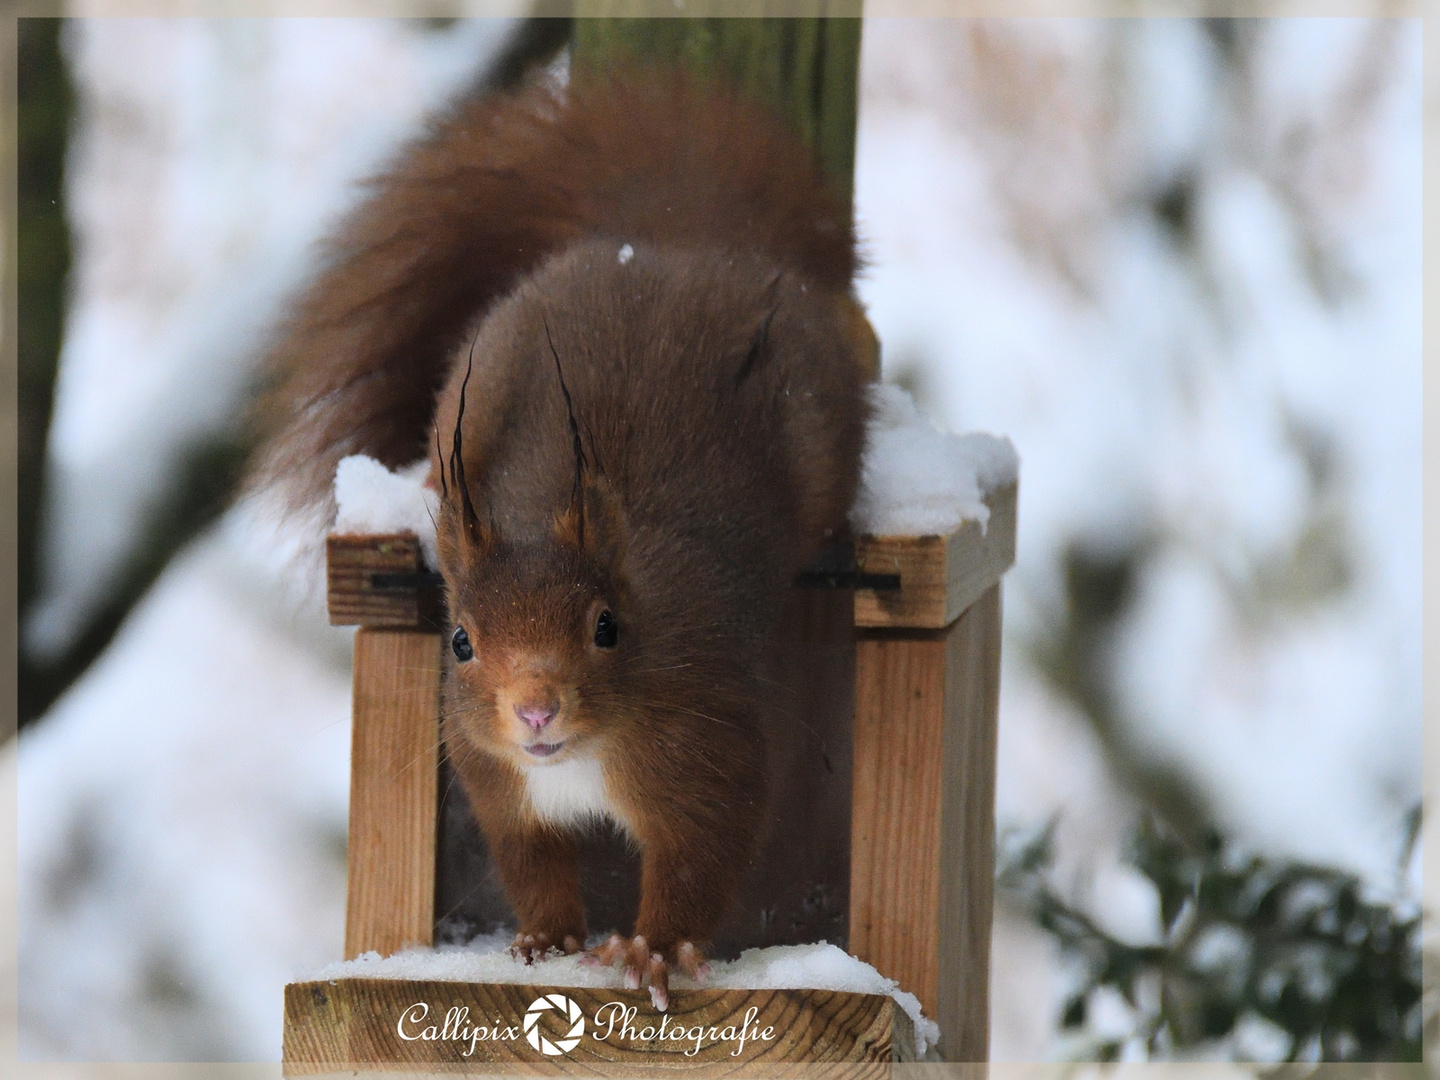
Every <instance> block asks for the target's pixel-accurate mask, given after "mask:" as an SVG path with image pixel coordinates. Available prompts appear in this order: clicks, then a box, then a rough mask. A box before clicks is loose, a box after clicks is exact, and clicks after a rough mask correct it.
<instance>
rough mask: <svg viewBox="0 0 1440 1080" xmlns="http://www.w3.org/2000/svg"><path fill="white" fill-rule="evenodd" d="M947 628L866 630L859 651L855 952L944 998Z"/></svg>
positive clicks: (914, 988) (928, 1002)
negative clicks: (943, 807)
mask: <svg viewBox="0 0 1440 1080" xmlns="http://www.w3.org/2000/svg"><path fill="white" fill-rule="evenodd" d="M946 644H947V642H946V636H945V635H943V634H935V633H928V634H924V633H922V634H904V635H901V634H897V633H895V632H893V631H890V632H886V631H878V632H870V633H863V634H861V636H860V638H859V640H858V642H857V643H856V657H855V748H854V765H853V768H854V791H853V795H852V802H851V805H852V816H851V820H852V825H851V833H850V951H851V952H852V953H854V954H855V955H856V956H858V957H859V958H860V959H862V960H864V961H866V962H867V963H870V964H873V965H874V966H875V967H876V968H877V969H878V970H879V971H880V972H881V974H883V975H887V976H889V977H890V978H892V979H894V980H896V981H897V982H898V983H899V984H900V985H901V986H903V987H904V988H905V989H906V990H909V991H910V992H911V993H913V994H915V995H916V996H917V997H918V998H919V999H920V1006H921V1008H922V1009H923V1010H924V1012H925V1015H927V1016H930V1017H932V1018H933V1017H934V1016H935V1008H936V1005H937V1003H938V1001H939V972H938V963H939V958H940V940H939V934H940V825H941V821H940V800H941V793H942V788H943V782H944V758H943V755H942V753H941V744H942V732H943V728H944V710H945V661H946V656H945V650H946Z"/></svg>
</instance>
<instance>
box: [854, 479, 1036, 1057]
mask: <svg viewBox="0 0 1440 1080" xmlns="http://www.w3.org/2000/svg"><path fill="white" fill-rule="evenodd" d="M1015 496H1016V489H1015V486H1014V485H1008V486H1006V487H1003V488H1000V489H999V490H997V491H996V492H994V493H992V495H991V496H990V498H989V499H988V500H987V502H988V503H989V505H990V510H991V512H990V520H989V523H988V525H987V527H986V528H985V529H984V530H983V531H982V530H981V529H980V527H979V524H978V523H977V522H966V523H965V524H964V525H962V527H961V529H960V530H958V531H957V532H955V533H952V534H951V535H950V536H948V537H881V538H876V537H865V538H862V539H861V541H860V543H859V545H858V547H857V561H858V562H859V563H860V566H861V569H862V570H863V571H865V572H867V573H899V574H900V575H901V590H900V592H899V594H896V595H891V596H889V597H887V596H886V595H885V594H882V593H873V592H872V593H866V592H864V591H862V592H859V593H857V594H856V600H855V611H856V624H857V628H858V629H857V644H856V657H855V745H854V774H853V775H854V795H853V803H852V815H853V816H852V827H851V849H850V951H851V952H853V953H854V954H855V955H856V956H858V957H860V958H861V959H862V960H865V961H868V962H869V963H871V964H873V965H874V966H875V967H876V968H878V969H879V970H880V971H881V972H882V973H883V974H885V975H888V976H889V977H890V978H892V979H895V980H896V981H897V982H899V983H900V985H901V986H903V987H905V988H906V989H907V990H911V991H912V992H914V993H915V994H916V996H918V997H919V998H920V1004H921V1006H922V1007H923V1008H924V1010H925V1013H926V1015H927V1016H931V1017H933V1018H934V1019H935V1020H936V1022H937V1023H939V1025H940V1052H941V1056H942V1057H944V1058H945V1059H946V1060H948V1061H984V1060H986V1058H987V1056H988V1052H989V1021H990V1010H989V979H990V926H991V905H992V900H993V878H994V863H995V852H994V843H995V839H994V834H995V745H996V719H997V707H998V702H999V677H1000V584H999V582H1000V577H1001V575H1002V574H1003V573H1004V572H1005V570H1006V568H1007V567H1009V566H1010V564H1011V563H1012V562H1013V561H1014V552H1015V547H1014V544H1015ZM952 612H953V613H952Z"/></svg>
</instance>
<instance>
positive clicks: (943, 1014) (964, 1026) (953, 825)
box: [927, 585, 1001, 1061]
mask: <svg viewBox="0 0 1440 1080" xmlns="http://www.w3.org/2000/svg"><path fill="white" fill-rule="evenodd" d="M1000 612H1001V604H1000V586H999V585H992V586H991V587H990V589H989V590H988V591H986V593H985V595H984V596H982V597H981V598H980V599H979V600H977V601H976V602H975V603H974V604H972V605H971V606H970V608H969V609H968V610H967V611H966V612H965V614H964V615H962V616H960V619H959V621H958V622H957V623H956V624H955V626H954V627H953V628H952V629H951V630H950V632H949V634H948V636H947V639H946V642H945V732H944V739H943V748H944V749H943V758H944V788H943V793H942V796H941V808H940V956H939V961H940V968H939V985H938V994H939V997H938V1002H937V1005H936V1010H935V1012H934V1013H932V1014H927V1015H931V1016H933V1017H934V1019H935V1020H936V1021H937V1022H938V1023H939V1024H940V1030H941V1032H942V1035H941V1040H940V1052H941V1054H942V1055H943V1056H944V1057H945V1059H946V1060H947V1061H986V1060H987V1059H988V1058H989V1055H990V996H989V991H990V932H991V921H992V908H993V903H994V893H995V751H996V736H997V731H998V727H999V725H998V714H999V705H1000Z"/></svg>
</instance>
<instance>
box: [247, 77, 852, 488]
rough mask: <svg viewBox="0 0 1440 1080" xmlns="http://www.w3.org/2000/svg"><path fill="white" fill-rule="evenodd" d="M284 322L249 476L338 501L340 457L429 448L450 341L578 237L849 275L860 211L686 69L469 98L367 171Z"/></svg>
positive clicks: (803, 151)
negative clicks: (365, 193)
mask: <svg viewBox="0 0 1440 1080" xmlns="http://www.w3.org/2000/svg"><path fill="white" fill-rule="evenodd" d="M372 189H373V194H372V195H371V197H370V199H369V200H368V201H367V202H366V203H365V204H364V205H363V206H361V207H360V209H359V210H358V211H357V212H356V213H355V214H354V215H353V216H352V217H351V218H350V220H349V221H348V222H347V223H346V224H345V225H344V226H343V227H342V228H341V229H340V230H339V232H338V234H337V235H336V236H335V237H334V238H333V239H332V241H331V243H330V246H329V249H328V253H327V257H326V260H325V264H324V266H323V267H322V268H321V270H320V271H319V274H318V276H317V277H316V279H315V280H314V282H313V283H312V284H311V286H310V287H309V289H308V290H307V291H306V292H305V293H304V294H303V295H302V296H301V297H300V299H299V300H298V302H297V303H296V305H295V307H294V308H293V310H292V313H291V315H290V317H289V318H288V320H287V321H286V322H285V324H284V325H283V326H282V327H281V330H280V334H279V336H278V339H277V342H276V344H275V346H274V347H273V349H272V350H271V352H270V355H269V357H268V360H267V363H266V366H265V377H266V388H265V390H264V392H263V394H262V396H261V399H260V402H259V405H258V408H257V411H256V418H257V421H258V425H259V428H260V432H259V434H260V451H259V455H258V457H257V460H256V463H255V467H254V469H253V470H252V474H251V481H252V485H253V486H270V485H277V486H279V487H281V488H282V489H283V491H284V493H285V497H286V502H287V503H288V505H290V506H291V507H292V508H296V509H298V508H301V507H305V506H315V505H322V506H328V503H329V499H330V495H329V491H330V484H331V481H332V479H333V476H334V472H335V465H336V463H337V462H338V461H339V460H340V458H342V457H344V456H345V455H347V454H353V453H365V454H369V455H371V456H372V457H375V458H378V459H379V460H380V461H382V462H384V463H385V464H386V465H387V466H389V467H391V468H395V467H398V466H401V465H405V464H409V463H410V462H413V461H415V460H418V459H419V458H421V457H422V456H424V455H425V453H426V449H427V439H428V437H429V428H430V424H431V422H432V415H433V413H434V408H435V400H436V395H437V393H438V392H439V390H440V388H441V386H442V385H443V383H444V381H445V377H446V375H447V373H448V366H449V360H450V357H451V354H452V352H453V350H454V349H455V348H456V347H457V346H458V345H459V344H461V343H462V342H463V341H464V340H465V338H466V335H467V332H468V331H470V330H471V329H472V328H473V326H474V324H475V321H476V320H477V319H478V318H480V317H482V316H483V315H484V313H485V312H486V311H487V310H488V309H489V308H490V306H491V305H492V304H493V303H494V302H495V301H496V300H497V299H498V298H500V297H501V296H503V295H505V294H506V293H507V292H508V291H509V290H510V289H511V288H512V287H514V285H515V284H516V283H517V282H518V281H519V280H520V279H521V278H522V277H523V276H524V275H526V274H527V273H528V272H530V271H531V270H533V269H534V268H535V267H536V266H537V265H538V264H539V263H540V262H542V261H543V260H544V259H546V258H547V257H548V256H550V255H552V254H554V253H556V252H558V251H560V250H562V249H564V248H565V247H567V246H568V245H569V244H571V243H573V242H574V241H575V240H577V239H580V238H583V237H589V236H611V237H614V238H616V240H617V243H623V242H637V243H652V244H665V245H672V246H683V247H688V248H696V247H708V248H713V249H715V250H717V251H718V252H720V253H723V252H725V251H727V250H728V251H736V250H746V251H753V252H759V253H762V254H763V255H765V256H766V257H767V258H768V259H770V260H773V262H774V263H776V264H777V265H780V266H784V267H787V268H790V269H793V270H795V271H798V272H800V273H802V274H804V275H806V276H807V277H809V278H810V279H811V280H813V281H815V282H816V283H817V284H819V285H821V286H822V287H825V288H829V289H833V290H836V291H839V292H845V291H847V290H848V289H849V287H850V283H851V279H852V277H853V274H854V271H855V268H856V256H855V243H854V233H853V228H852V224H851V217H850V211H849V208H848V207H845V206H843V205H842V204H841V203H840V201H839V200H838V199H836V198H835V197H834V196H833V195H832V194H831V193H830V192H829V190H828V189H827V188H826V186H825V184H824V182H823V179H822V177H821V175H820V172H819V169H818V166H817V165H816V162H815V159H814V156H813V155H812V154H811V152H810V151H809V150H808V149H807V148H806V147H805V146H803V145H802V144H801V143H800V142H799V140H797V139H796V138H794V137H793V136H791V135H790V134H789V132H788V131H787V130H786V129H785V128H784V127H783V126H782V125H781V123H780V122H779V121H777V120H775V119H773V118H772V117H770V116H769V115H768V114H766V113H764V112H763V111H761V110H759V109H757V108H756V107H753V106H750V105H746V104H743V103H741V102H739V101H737V100H736V99H735V98H733V97H732V96H730V95H729V94H727V93H725V92H722V91H720V90H719V89H717V88H715V87H713V86H702V85H701V84H699V83H696V82H692V81H689V80H688V79H686V78H685V77H683V76H681V75H678V74H675V73H659V72H640V71H633V70H632V71H627V72H621V73H611V74H606V75H589V76H586V77H585V78H583V79H578V78H577V79H575V80H572V82H571V83H570V85H569V86H560V85H558V84H557V83H555V82H553V81H537V82H533V83H531V84H530V85H528V86H526V87H524V88H523V89H521V90H519V91H517V92H512V93H505V94H498V95H490V96H486V97H481V98H478V99H471V100H467V101H462V102H461V103H460V104H459V105H458V106H456V107H455V108H454V109H453V110H452V111H451V113H450V114H449V115H448V116H446V117H445V118H444V119H443V120H441V121H440V122H438V123H437V124H436V125H435V126H434V127H433V128H432V130H431V131H430V133H429V134H428V135H427V136H426V137H424V138H423V139H421V140H420V141H419V142H417V143H416V144H414V145H412V146H411V147H409V148H408V149H407V150H406V151H405V152H404V153H403V155H402V156H401V157H400V159H399V161H398V163H397V164H396V165H395V166H394V167H393V168H392V169H391V170H390V171H389V172H387V173H386V174H384V175H382V176H381V177H379V178H378V179H376V180H375V181H373V183H372Z"/></svg>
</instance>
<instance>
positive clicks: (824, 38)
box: [574, 0, 860, 205]
mask: <svg viewBox="0 0 1440 1080" xmlns="http://www.w3.org/2000/svg"><path fill="white" fill-rule="evenodd" d="M806 8H807V9H808V11H809V12H811V13H812V14H813V15H814V16H815V17H813V18H675V19H664V18H657V19H648V18H625V17H623V16H625V15H627V14H631V13H633V12H634V11H635V10H636V5H635V4H634V3H633V2H630V0H582V2H581V3H580V4H579V5H578V8H577V11H578V14H579V16H580V17H577V18H576V20H575V38H574V57H575V62H576V63H577V64H578V65H588V66H592V67H604V66H605V65H607V64H611V63H615V62H617V61H621V62H624V61H633V60H640V61H643V62H646V63H662V64H671V65H675V66H678V67H683V68H686V69H688V70H690V71H692V72H696V73H698V74H700V75H702V76H704V77H715V76H721V77H724V78H725V79H727V80H728V81H730V82H731V83H732V84H734V85H735V86H737V87H739V88H740V90H741V91H742V92H743V93H745V94H746V95H747V96H749V97H750V98H752V99H753V100H755V101H758V102H760V103H761V104H763V105H767V106H769V107H770V108H772V109H773V110H774V111H775V112H777V113H779V114H780V115H782V116H784V117H786V118H787V119H788V120H789V122H790V124H791V126H792V127H793V128H794V130H795V131H796V132H797V133H798V134H799V135H800V137H801V138H802V139H803V140H804V141H805V142H806V143H807V144H808V145H810V146H813V147H814V148H815V152H816V155H817V156H818V157H819V159H820V163H821V167H822V168H823V169H824V170H825V175H826V177H827V178H828V179H829V181H830V184H831V186H832V187H833V188H834V190H835V192H836V194H838V195H839V196H840V197H841V198H842V199H843V200H844V201H845V203H846V204H847V205H848V204H849V203H850V201H851V198H852V194H853V191H854V183H855V107H856V98H857V91H858V87H859V82H860V19H859V18H858V15H859V13H860V4H859V2H858V0H811V2H810V3H808V4H807V5H806ZM596 16H605V17H596ZM610 16H622V17H618V18H617V17H610Z"/></svg>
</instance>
